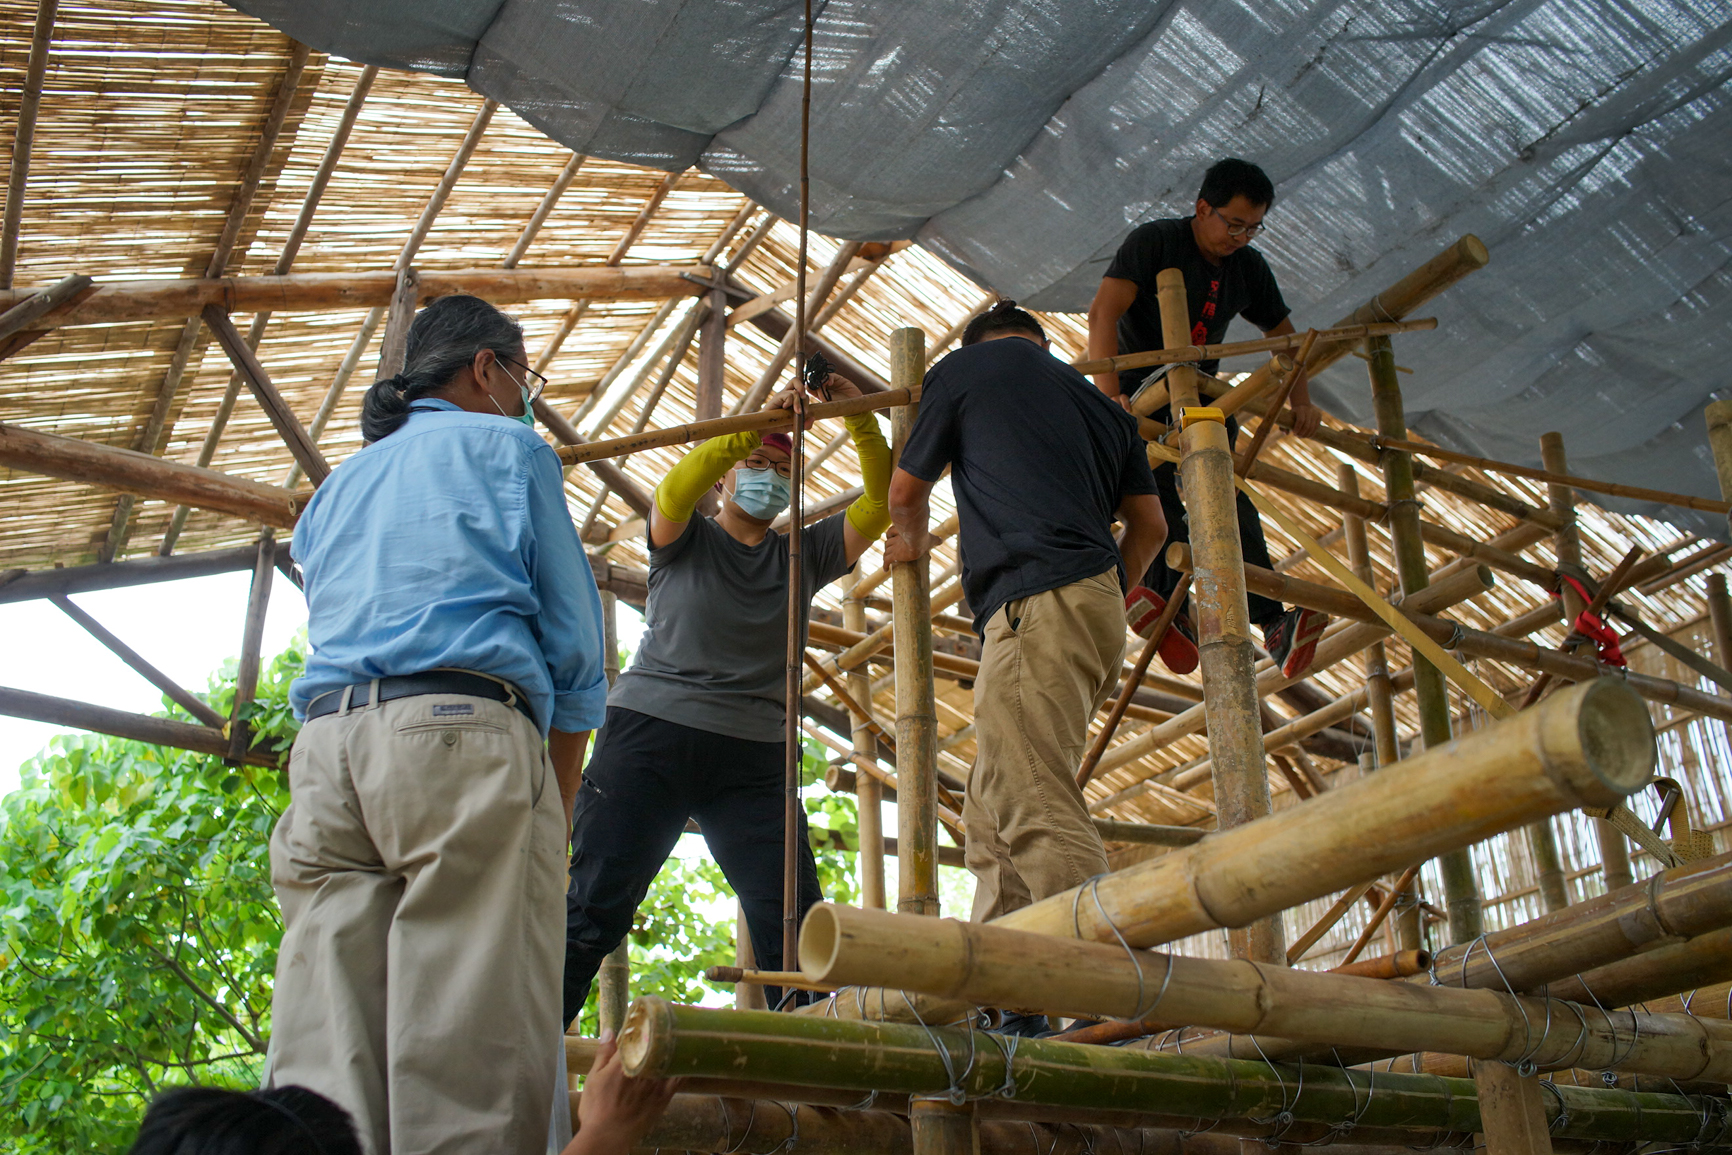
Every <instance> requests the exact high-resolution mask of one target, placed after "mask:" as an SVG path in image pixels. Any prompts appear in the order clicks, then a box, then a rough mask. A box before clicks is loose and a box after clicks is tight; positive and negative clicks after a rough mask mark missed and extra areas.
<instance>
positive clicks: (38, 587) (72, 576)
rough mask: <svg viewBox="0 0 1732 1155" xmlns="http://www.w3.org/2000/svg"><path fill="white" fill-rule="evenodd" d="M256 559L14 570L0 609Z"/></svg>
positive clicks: (223, 569) (253, 553)
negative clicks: (20, 603)
mask: <svg viewBox="0 0 1732 1155" xmlns="http://www.w3.org/2000/svg"><path fill="white" fill-rule="evenodd" d="M257 558H258V549H257V548H256V546H252V545H243V546H237V547H234V548H231V549H214V550H206V551H204V552H202V553H183V554H176V555H175V556H174V557H167V558H165V557H156V556H151V557H143V558H138V559H137V560H135V561H116V562H109V563H108V564H107V565H101V564H97V565H78V566H66V567H64V568H61V567H56V568H54V569H40V570H24V571H19V570H14V571H12V576H11V577H10V580H5V576H4V575H0V605H4V604H6V603H8V602H27V601H31V600H32V599H35V598H52V597H55V596H56V595H61V596H64V595H67V594H82V593H90V592H92V591H94V590H113V589H126V588H129V587H132V586H142V585H154V584H155V583H157V582H167V581H180V580H182V579H183V578H194V577H209V576H211V575H212V574H219V573H236V572H239V571H240V570H250V569H252V568H253V564H254V562H255V561H256V560H257ZM288 564H289V543H288V542H286V541H285V542H278V543H277V553H276V566H277V568H278V569H279V570H281V569H284V568H285V567H286V566H288Z"/></svg>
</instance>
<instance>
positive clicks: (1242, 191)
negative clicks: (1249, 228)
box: [1197, 156, 1275, 208]
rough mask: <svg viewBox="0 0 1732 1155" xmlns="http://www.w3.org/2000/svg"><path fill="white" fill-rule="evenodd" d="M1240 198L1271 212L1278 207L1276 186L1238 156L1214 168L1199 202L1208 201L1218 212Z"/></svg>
mask: <svg viewBox="0 0 1732 1155" xmlns="http://www.w3.org/2000/svg"><path fill="white" fill-rule="evenodd" d="M1237 196H1242V197H1244V198H1245V199H1246V200H1248V201H1250V202H1251V203H1252V204H1254V205H1262V206H1263V207H1264V208H1268V207H1269V206H1270V205H1272V204H1274V203H1275V184H1274V182H1273V181H1271V180H1270V179H1269V174H1268V173H1266V172H1264V171H1263V170H1262V169H1260V168H1258V167H1257V166H1256V165H1254V164H1252V163H1251V162H1250V161H1248V160H1240V159H1239V158H1238V157H1236V156H1230V157H1228V158H1226V159H1225V160H1218V161H1216V162H1215V163H1214V164H1212V165H1210V166H1209V171H1208V172H1206V173H1204V174H1203V187H1202V189H1201V191H1199V192H1198V193H1197V199H1198V200H1203V201H1207V202H1208V203H1209V204H1211V205H1213V206H1214V207H1215V208H1224V207H1225V206H1226V204H1227V202H1228V201H1230V200H1232V199H1233V198H1234V197H1237Z"/></svg>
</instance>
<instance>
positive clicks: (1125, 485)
mask: <svg viewBox="0 0 1732 1155" xmlns="http://www.w3.org/2000/svg"><path fill="white" fill-rule="evenodd" d="M962 344H963V347H962V348H961V349H958V350H957V351H956V352H954V353H952V354H950V355H949V356H948V357H945V358H944V359H943V360H941V361H939V362H938V364H937V365H935V366H933V367H932V370H931V371H930V372H929V373H927V375H926V383H925V387H924V389H923V391H922V393H921V397H920V416H919V417H918V418H916V419H915V422H914V429H913V431H912V432H911V433H910V434H909V438H908V445H907V446H906V448H904V449H903V451H902V459H901V463H900V465H899V467H898V468H897V469H896V471H895V474H894V475H893V477H892V479H891V482H890V516H891V525H892V528H891V531H890V536H889V537H888V538H887V539H886V541H885V544H884V559H885V562H886V564H892V563H895V562H900V561H913V560H915V559H916V558H919V557H921V556H922V555H924V554H925V553H926V552H927V550H928V549H929V548H930V546H931V539H930V537H929V536H928V534H927V532H926V528H925V527H926V523H927V496H928V494H929V493H930V492H931V490H932V485H933V483H934V482H936V481H937V480H938V479H939V478H940V477H941V476H943V473H944V468H945V466H947V465H948V466H949V467H950V485H951V489H952V491H953V492H954V493H955V495H956V511H957V515H958V517H959V519H960V522H961V524H960V529H959V539H960V542H961V549H962V561H963V564H962V588H963V591H964V593H966V594H967V596H968V605H969V608H970V609H972V610H973V611H974V628H975V630H976V631H977V632H979V633H980V634H981V636H982V639H983V644H982V646H981V653H980V673H979V675H978V676H977V677H976V679H975V683H974V723H975V735H976V741H977V743H978V746H979V754H978V755H977V756H976V758H975V760H974V771H973V773H972V774H970V775H969V779H968V792H967V795H966V797H965V799H964V803H963V813H962V816H963V822H964V825H965V826H966V827H967V832H968V846H967V852H966V861H967V863H968V869H969V870H970V871H972V872H973V874H974V876H975V891H974V912H973V917H974V919H975V921H977V922H979V921H984V920H986V919H990V918H996V917H998V916H999V915H1001V914H1004V913H1006V912H1008V911H1012V910H1015V909H1017V908H1018V907H1022V906H1027V905H1028V904H1029V903H1031V902H1035V901H1038V900H1039V899H1042V898H1046V897H1047V896H1049V895H1052V894H1057V893H1059V892H1060V891H1063V890H1068V889H1069V888H1071V887H1073V886H1080V885H1081V884H1082V883H1083V882H1085V881H1087V880H1088V879H1089V878H1092V877H1093V876H1094V875H1097V874H1100V873H1103V872H1104V871H1105V870H1106V869H1107V858H1106V852H1105V850H1104V848H1103V847H1102V846H1101V838H1100V835H1099V834H1098V833H1097V832H1096V831H1095V828H1094V824H1093V822H1091V821H1090V819H1089V814H1088V808H1087V806H1086V805H1085V803H1084V801H1083V795H1082V791H1081V789H1079V788H1078V786H1077V784H1076V770H1077V764H1078V763H1079V762H1080V761H1081V760H1082V752H1083V743H1084V741H1085V739H1086V737H1087V734H1088V723H1089V719H1090V718H1091V717H1093V716H1094V712H1095V711H1096V710H1098V709H1099V708H1100V706H1101V703H1102V702H1104V701H1105V700H1106V697H1107V695H1108V693H1110V692H1111V691H1112V690H1113V688H1114V687H1115V686H1116V685H1117V684H1118V680H1119V667H1120V664H1121V663H1122V662H1123V659H1124V651H1125V606H1124V588H1125V585H1126V584H1127V582H1126V574H1127V571H1128V573H1129V574H1131V575H1136V574H1140V573H1142V572H1143V570H1144V569H1145V568H1147V566H1148V564H1149V562H1150V561H1152V560H1153V558H1154V556H1155V554H1156V552H1157V551H1159V549H1160V547H1161V544H1162V542H1163V540H1164V539H1165V537H1166V523H1165V519H1164V518H1163V517H1162V515H1161V505H1160V501H1159V499H1158V498H1157V497H1156V495H1155V479H1154V477H1153V476H1152V474H1151V473H1150V470H1149V462H1148V456H1147V450H1146V447H1145V446H1144V443H1143V440H1142V438H1141V437H1139V436H1138V435H1137V430H1136V423H1135V422H1134V421H1133V420H1132V419H1131V417H1130V415H1129V414H1127V413H1125V412H1124V411H1123V410H1122V409H1121V408H1119V407H1118V406H1117V405H1115V404H1113V403H1112V402H1111V401H1108V400H1107V399H1106V398H1104V397H1102V396H1101V395H1100V393H1099V391H1098V390H1096V389H1095V388H1094V387H1093V386H1091V385H1090V384H1089V381H1088V378H1086V377H1084V376H1083V375H1082V374H1080V373H1078V372H1077V371H1076V370H1074V369H1072V368H1070V366H1068V365H1066V364H1064V363H1063V362H1061V361H1059V360H1058V359H1057V358H1055V357H1053V356H1052V355H1051V354H1050V353H1048V352H1046V347H1047V341H1046V334H1045V332H1043V331H1042V329H1041V327H1040V322H1038V321H1036V320H1035V319H1034V318H1033V317H1031V316H1029V314H1027V313H1025V312H1023V311H1022V310H1021V309H1018V308H1016V303H1015V302H1014V301H1004V302H1000V303H999V304H998V305H995V306H993V308H992V309H990V310H989V311H987V312H986V313H984V314H982V315H981V316H978V317H976V318H975V319H974V320H973V321H970V322H969V324H968V328H967V329H966V330H964V332H963V336H962ZM1115 514H1117V516H1118V517H1119V518H1120V520H1122V521H1123V522H1124V527H1125V528H1124V530H1123V532H1122V533H1121V535H1120V537H1119V540H1117V541H1115V540H1114V539H1113V535H1112V528H1111V527H1112V521H1113V517H1114V515H1115Z"/></svg>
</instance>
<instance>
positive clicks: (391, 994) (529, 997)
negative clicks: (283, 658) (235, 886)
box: [266, 692, 565, 1155]
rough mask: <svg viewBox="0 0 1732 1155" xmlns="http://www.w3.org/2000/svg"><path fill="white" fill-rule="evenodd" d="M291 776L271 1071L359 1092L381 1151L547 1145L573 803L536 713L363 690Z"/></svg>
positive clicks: (285, 1080) (280, 865)
mask: <svg viewBox="0 0 1732 1155" xmlns="http://www.w3.org/2000/svg"><path fill="white" fill-rule="evenodd" d="M358 693H359V692H358ZM363 696H364V695H363ZM440 707H444V709H440ZM466 709H467V712H464V711H465V710H466ZM435 711H438V712H437V713H436V712H435ZM289 788H290V791H291V794H292V795H293V799H294V800H293V802H292V803H291V805H290V806H289V808H288V809H287V810H285V811H284V812H283V816H282V818H281V819H280V820H279V821H278V823H277V828H276V831H275V832H274V833H273V834H272V836H271V880H272V882H273V884H274V885H275V888H276V892H277V901H278V902H279V903H280V904H281V906H282V910H283V927H284V929H283V940H282V946H281V948H280V952H279V955H278V958H277V977H276V989H275V993H274V996H273V998H272V1001H271V1016H272V1034H271V1044H270V1052H269V1059H268V1063H267V1075H266V1086H273V1087H280V1086H286V1085H289V1084H294V1083H298V1084H301V1085H302V1086H305V1087H310V1088H311V1089H313V1090H315V1091H317V1092H319V1093H320V1094H322V1095H325V1096H327V1097H329V1098H331V1099H333V1100H335V1101H336V1102H337V1103H339V1104H341V1105H342V1106H343V1107H344V1108H345V1109H346V1110H348V1111H349V1113H350V1114H351V1115H353V1116H354V1119H355V1124H356V1128H357V1129H358V1130H359V1132H360V1134H361V1142H362V1146H363V1147H364V1148H365V1149H366V1150H367V1151H368V1152H369V1155H411V1153H413V1155H433V1153H440V1155H459V1153H462V1155H474V1153H476V1152H506V1153H510V1155H541V1153H542V1152H544V1151H545V1150H546V1145H547V1135H548V1119H549V1117H550V1113H551V1111H552V1109H553V1101H552V1099H553V1093H554V1082H555V1064H556V1061H557V1056H558V1048H559V1046H560V1037H559V999H560V970H561V964H562V960H563V958H564V953H563V938H564V929H565V901H564V896H565V821H564V809H563V807H562V806H561V804H560V798H559V787H558V784H557V782H556V780H555V778H554V773H553V767H552V765H551V763H550V762H549V761H548V759H547V756H546V753H545V750H544V748H543V744H542V740H541V735H540V733H538V732H537V730H536V727H535V725H534V724H533V723H531V722H530V721H529V719H527V718H525V717H524V716H523V715H522V714H520V713H518V712H517V711H516V710H515V709H512V708H511V707H509V706H507V705H505V704H504V703H502V702H492V701H488V700H487V699H485V698H475V697H468V696H465V695H455V694H428V695H423V696H420V697H414V698H400V699H398V700H396V701H392V702H385V703H383V704H380V705H375V706H370V707H356V708H351V709H350V710H349V711H348V712H346V713H337V714H331V715H327V716H326V717H323V718H319V719H316V720H314V721H312V722H309V723H307V725H306V726H305V727H303V728H302V730H301V733H300V736H299V737H298V738H297V739H296V740H295V746H294V751H293V753H292V754H291V755H290V760H289Z"/></svg>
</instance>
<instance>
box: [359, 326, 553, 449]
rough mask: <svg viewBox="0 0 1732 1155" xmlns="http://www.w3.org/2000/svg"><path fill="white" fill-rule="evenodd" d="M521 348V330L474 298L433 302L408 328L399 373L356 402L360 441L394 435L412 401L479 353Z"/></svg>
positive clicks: (511, 352) (441, 384)
mask: <svg viewBox="0 0 1732 1155" xmlns="http://www.w3.org/2000/svg"><path fill="white" fill-rule="evenodd" d="M522 345H523V326H521V325H519V324H518V323H517V322H516V321H514V320H512V319H511V318H510V317H508V316H506V315H505V314H504V313H501V312H500V311H499V310H498V309H496V308H494V307H493V306H492V305H490V304H488V303H487V302H486V301H483V300H482V299H481V298H480V297H469V296H453V297H440V298H439V299H438V300H436V301H433V302H432V303H431V304H429V305H428V306H427V307H426V308H425V309H422V310H421V311H420V312H419V313H417V314H415V320H414V323H413V324H411V325H410V326H409V342H408V349H407V351H406V353H405V355H404V357H403V371H402V372H401V373H399V374H397V375H396V376H395V377H387V378H385V379H384V380H383V381H375V382H373V384H372V386H371V387H370V388H369V389H368V390H367V395H366V396H365V397H363V398H362V399H361V436H362V438H363V439H364V440H366V441H368V442H373V441H378V440H380V439H381V438H385V437H389V436H391V434H393V433H395V432H397V430H398V429H400V428H402V426H403V423H404V422H405V421H407V420H408V419H409V406H410V405H411V404H412V403H414V402H415V401H417V400H419V399H421V398H422V397H427V396H431V395H432V394H434V393H437V392H439V391H440V390H441V389H443V388H445V386H447V385H449V384H450V383H451V379H452V378H453V377H455V376H456V375H457V374H458V373H459V372H461V371H462V369H463V367H464V366H465V365H468V364H469V363H471V362H472V361H474V360H475V354H477V353H479V352H480V351H481V350H483V349H491V350H493V351H494V352H495V353H497V354H499V355H500V356H501V357H510V356H514V355H515V354H516V353H517V350H518V349H519V348H521V347H522Z"/></svg>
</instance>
